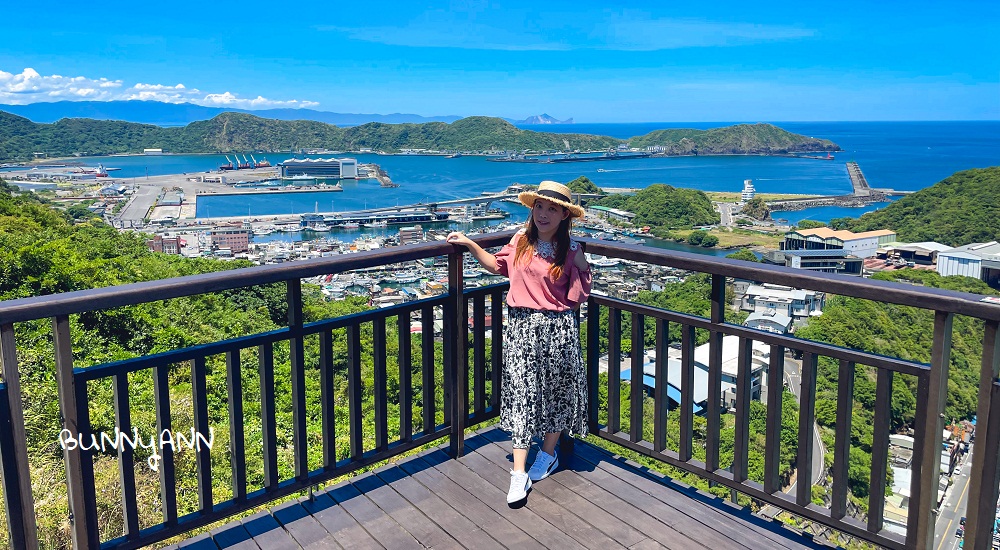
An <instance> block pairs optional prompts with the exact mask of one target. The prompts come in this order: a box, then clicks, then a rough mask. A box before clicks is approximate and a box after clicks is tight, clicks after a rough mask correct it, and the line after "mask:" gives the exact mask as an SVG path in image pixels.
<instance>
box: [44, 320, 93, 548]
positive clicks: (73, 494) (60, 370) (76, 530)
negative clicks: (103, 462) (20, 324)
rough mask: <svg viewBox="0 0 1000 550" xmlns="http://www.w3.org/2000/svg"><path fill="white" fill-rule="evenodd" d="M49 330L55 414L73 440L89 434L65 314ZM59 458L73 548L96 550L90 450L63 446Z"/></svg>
mask: <svg viewBox="0 0 1000 550" xmlns="http://www.w3.org/2000/svg"><path fill="white" fill-rule="evenodd" d="M52 332H53V334H54V337H55V355H56V381H57V383H58V385H59V413H60V414H61V415H62V418H63V429H65V430H69V435H70V436H71V437H74V438H77V439H80V438H82V437H83V436H84V434H86V435H87V436H88V437H89V436H90V435H92V434H91V432H90V414H89V408H88V407H87V383H86V382H80V383H77V381H76V377H75V376H74V375H73V347H72V339H71V336H70V328H69V316H67V315H60V316H57V317H55V318H53V320H52ZM81 411H83V414H81ZM63 460H64V461H65V463H66V489H67V496H68V497H69V513H70V526H71V527H70V528H71V530H72V540H73V548H75V549H95V550H96V548H98V547H99V546H100V544H101V535H100V533H99V532H98V527H97V495H96V494H95V489H94V458H93V451H90V450H84V449H82V448H77V449H75V450H74V449H70V448H69V447H67V448H65V449H64V450H63Z"/></svg>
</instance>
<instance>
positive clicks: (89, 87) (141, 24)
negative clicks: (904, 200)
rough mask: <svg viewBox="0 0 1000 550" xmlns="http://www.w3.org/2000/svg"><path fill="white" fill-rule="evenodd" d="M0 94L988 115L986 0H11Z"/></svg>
mask: <svg viewBox="0 0 1000 550" xmlns="http://www.w3.org/2000/svg"><path fill="white" fill-rule="evenodd" d="M4 19H5V23H6V24H5V25H4V31H3V33H2V37H0V103H8V104H15V103H16V104H24V103H34V102H39V101H59V100H86V99H89V100H112V99H129V98H135V99H137V98H141V99H154V100H159V101H170V102H191V103H197V104H201V105H213V106H226V105H228V106H233V107H240V108H249V109H260V108H273V107H309V108H313V109H318V110H323V111H335V112H343V113H380V114H388V113H397V112H399V113H415V114H420V115H424V116H433V115H459V116H469V115H491V116H504V117H510V118H525V117H527V116H529V115H535V114H540V113H548V114H550V115H552V116H554V117H556V118H560V119H563V118H570V117H573V118H574V119H575V120H576V121H577V122H661V121H677V122H687V121H707V122H711V121H750V122H755V121H774V122H777V121H796V120H808V121H818V120H982V119H989V120H997V119H1000V41H997V40H996V35H997V34H998V30H1000V2H995V1H991V2H985V1H977V2H963V1H957V2H950V3H946V2H933V3H932V2H923V1H911V2H895V1H891V2H854V1H840V2H830V3H826V4H821V3H802V2H795V3H791V2H746V1H741V2H730V1H716V2H661V3H656V5H655V6H654V3H652V2H625V3H617V4H611V3H607V2H600V3H597V2H586V1H574V2H562V1H546V2H538V1H534V2H523V1H515V2H487V1H466V2H437V3H418V2H392V1H383V2H352V3H343V2H311V1H295V2H289V3H281V2H271V3H266V4H264V3H258V2H249V1H245V2H239V3H233V4H222V5H218V4H215V3H211V2H191V1H188V0H176V1H171V2H135V1H130V2H118V1H110V2H100V3H97V4H95V3H91V2H77V1H73V2H43V4H42V5H39V4H34V3H31V2H15V3H12V5H8V6H5V8H4Z"/></svg>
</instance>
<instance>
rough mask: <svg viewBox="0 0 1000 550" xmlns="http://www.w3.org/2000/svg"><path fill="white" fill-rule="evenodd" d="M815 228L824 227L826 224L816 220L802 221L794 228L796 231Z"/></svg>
mask: <svg viewBox="0 0 1000 550" xmlns="http://www.w3.org/2000/svg"><path fill="white" fill-rule="evenodd" d="M817 227H826V224H825V223H823V222H818V221H816V220H802V221H800V222H799V223H798V225H796V226H795V228H796V229H816V228H817Z"/></svg>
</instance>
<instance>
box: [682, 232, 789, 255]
mask: <svg viewBox="0 0 1000 550" xmlns="http://www.w3.org/2000/svg"><path fill="white" fill-rule="evenodd" d="M693 231H694V230H675V231H673V234H675V235H677V236H678V237H684V238H685V239H687V236H688V235H690V234H691V233H692V232H693ZM708 233H709V234H710V235H715V236H716V237H718V238H719V244H717V245H715V248H768V249H772V250H777V249H778V247H779V246H778V245H779V243H781V241H782V240H783V239H784V233H783V232H781V233H778V232H775V233H773V234H767V233H762V232H760V231H747V230H746V229H735V228H734V229H733V230H732V231H725V230H721V229H712V230H711V231H709V232H708Z"/></svg>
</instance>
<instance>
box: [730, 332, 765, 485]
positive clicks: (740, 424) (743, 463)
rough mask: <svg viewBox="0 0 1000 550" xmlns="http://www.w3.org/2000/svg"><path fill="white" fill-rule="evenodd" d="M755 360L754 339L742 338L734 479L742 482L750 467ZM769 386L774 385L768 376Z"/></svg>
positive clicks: (737, 383)
mask: <svg viewBox="0 0 1000 550" xmlns="http://www.w3.org/2000/svg"><path fill="white" fill-rule="evenodd" d="M752 362H753V340H750V339H748V338H740V340H739V356H738V358H737V366H736V369H737V371H736V425H735V426H734V428H733V429H734V430H736V431H735V433H734V434H733V481H736V482H738V483H742V482H744V481H746V480H747V478H748V476H749V467H750V458H749V457H750V383H751V380H750V373H751V369H750V364H751V363H752ZM768 386H773V385H772V384H771V383H770V378H768Z"/></svg>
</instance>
